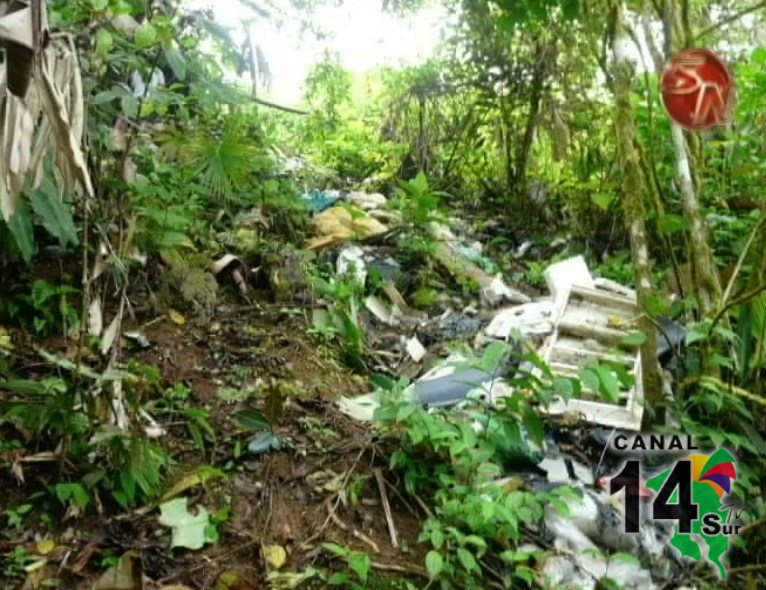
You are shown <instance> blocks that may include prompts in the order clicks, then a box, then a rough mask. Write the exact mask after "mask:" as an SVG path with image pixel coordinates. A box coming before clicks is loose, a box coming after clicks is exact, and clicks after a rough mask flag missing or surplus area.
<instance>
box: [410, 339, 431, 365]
mask: <svg viewBox="0 0 766 590" xmlns="http://www.w3.org/2000/svg"><path fill="white" fill-rule="evenodd" d="M405 348H406V349H407V354H409V355H410V358H411V359H412V360H413V361H415V362H416V363H419V362H420V361H422V360H423V357H425V356H426V352H427V351H426V349H425V347H424V346H423V345H422V344H421V343H420V340H418V338H417V336H413V337H412V338H410V339H409V340H407V343H406V345H405Z"/></svg>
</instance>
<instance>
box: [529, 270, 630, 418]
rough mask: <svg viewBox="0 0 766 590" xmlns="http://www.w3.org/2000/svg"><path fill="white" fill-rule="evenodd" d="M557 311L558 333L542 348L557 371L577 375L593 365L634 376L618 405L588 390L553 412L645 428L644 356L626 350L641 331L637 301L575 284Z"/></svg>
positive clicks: (551, 408)
mask: <svg viewBox="0 0 766 590" xmlns="http://www.w3.org/2000/svg"><path fill="white" fill-rule="evenodd" d="M559 301H560V303H559V305H558V306H557V308H556V310H555V311H554V317H553V325H554V330H553V333H552V335H551V337H550V338H549V340H548V342H547V343H546V344H545V346H544V348H543V350H542V356H543V358H544V359H545V360H546V361H547V363H548V364H549V365H550V367H551V369H552V371H553V373H554V374H555V375H559V376H562V377H577V376H578V375H579V373H580V370H581V368H582V367H583V366H585V365H587V364H588V363H591V362H593V361H597V362H608V363H612V364H615V365H618V366H619V365H622V366H623V367H624V368H625V369H626V370H627V371H628V372H630V373H631V374H632V375H633V376H634V380H633V384H632V386H631V387H630V388H629V389H623V390H621V391H620V398H619V400H618V402H617V403H609V402H608V401H605V400H603V398H601V397H599V396H598V394H597V393H595V392H590V393H592V394H593V395H592V397H593V399H588V392H586V391H583V395H582V396H581V397H580V398H578V399H570V400H568V401H565V400H559V401H557V402H555V403H553V404H552V405H550V406H549V407H548V412H549V413H550V414H563V413H577V414H579V415H581V416H582V418H583V419H584V420H585V421H587V422H591V423H594V424H599V425H601V426H607V427H612V428H622V429H627V430H640V428H641V418H642V417H643V412H644V408H643V400H644V389H643V381H642V375H641V356H640V353H639V351H638V349H637V348H630V347H626V346H625V344H624V341H625V337H626V336H628V335H629V334H631V333H633V332H635V318H636V316H637V314H638V308H637V306H636V302H635V299H633V298H630V297H623V296H621V295H616V294H613V293H608V292H605V291H601V290H598V289H594V288H590V287H584V286H580V285H571V286H570V288H569V289H568V291H567V292H566V294H565V296H564V297H562V298H560V299H559Z"/></svg>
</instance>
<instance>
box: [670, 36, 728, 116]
mask: <svg viewBox="0 0 766 590" xmlns="http://www.w3.org/2000/svg"><path fill="white" fill-rule="evenodd" d="M660 89H661V91H662V102H663V103H664V104H665V109H666V110H667V111H668V114H669V115H670V118H671V119H673V120H674V121H675V122H676V123H678V124H679V125H680V126H681V127H685V128H686V129H694V130H702V129H710V128H711V127H713V126H715V125H722V124H724V123H728V121H729V117H730V116H731V106H732V102H733V100H734V80H733V78H732V75H731V72H729V68H728V67H727V66H726V64H725V63H724V61H723V60H722V59H721V58H720V57H718V56H717V55H716V54H715V53H713V52H712V51H709V50H708V49H687V50H686V51H682V52H681V53H679V54H678V55H676V56H675V57H673V59H671V60H670V62H669V63H668V64H667V65H666V66H665V71H664V72H662V79H661V80H660Z"/></svg>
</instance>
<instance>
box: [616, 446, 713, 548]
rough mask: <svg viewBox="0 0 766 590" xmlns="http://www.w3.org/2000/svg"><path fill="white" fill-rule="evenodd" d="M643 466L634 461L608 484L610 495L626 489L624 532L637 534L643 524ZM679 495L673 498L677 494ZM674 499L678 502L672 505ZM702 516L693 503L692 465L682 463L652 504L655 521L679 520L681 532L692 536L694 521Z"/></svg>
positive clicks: (685, 462) (669, 477)
mask: <svg viewBox="0 0 766 590" xmlns="http://www.w3.org/2000/svg"><path fill="white" fill-rule="evenodd" d="M640 486H641V464H640V462H639V461H636V460H632V461H627V462H626V463H625V467H623V468H622V471H620V473H618V474H617V475H616V476H615V477H613V478H612V479H611V481H610V482H609V493H610V494H616V493H617V492H619V491H620V490H623V489H624V490H625V532H626V533H637V532H639V528H640V521H641V504H640ZM676 490H678V495H677V496H676V497H675V498H673V496H674V493H675V491H676ZM671 499H674V500H675V501H674V502H672V503H671ZM698 517H699V507H698V506H697V504H695V503H693V502H692V463H691V461H679V462H678V463H676V466H675V467H674V468H673V471H671V472H670V474H669V475H668V477H667V479H666V480H665V483H663V484H662V487H661V488H660V490H659V492H658V493H657V497H656V498H655V499H654V502H653V503H652V518H653V519H654V520H677V521H678V531H679V532H680V533H691V532H692V522H693V521H695V520H697V518H698Z"/></svg>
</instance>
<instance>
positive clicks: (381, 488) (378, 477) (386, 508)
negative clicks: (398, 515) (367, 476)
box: [372, 467, 399, 549]
mask: <svg viewBox="0 0 766 590" xmlns="http://www.w3.org/2000/svg"><path fill="white" fill-rule="evenodd" d="M372 472H373V474H374V475H375V481H377V482H378V492H380V499H381V501H382V502H383V513H384V514H385V515H386V524H388V534H389V536H390V537H391V546H392V547H393V548H394V549H398V548H399V541H398V540H397V534H396V525H395V524H394V515H393V514H392V513H391V504H389V502H388V494H386V480H385V479H384V478H383V471H381V469H380V468H379V467H376V468H375V469H373V470H372Z"/></svg>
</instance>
